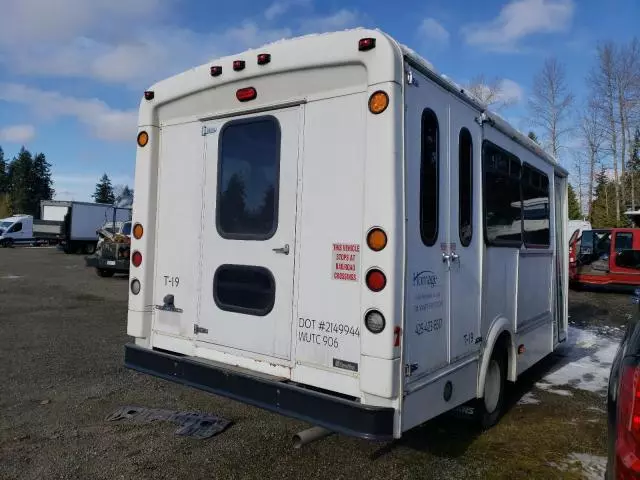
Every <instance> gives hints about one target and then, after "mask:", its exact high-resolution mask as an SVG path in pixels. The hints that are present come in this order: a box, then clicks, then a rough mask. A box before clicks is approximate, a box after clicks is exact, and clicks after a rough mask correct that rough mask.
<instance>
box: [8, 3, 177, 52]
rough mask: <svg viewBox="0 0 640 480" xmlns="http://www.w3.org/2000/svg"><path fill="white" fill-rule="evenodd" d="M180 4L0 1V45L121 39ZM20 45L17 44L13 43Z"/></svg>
mask: <svg viewBox="0 0 640 480" xmlns="http://www.w3.org/2000/svg"><path fill="white" fill-rule="evenodd" d="M178 1H179V0H91V1H87V0H55V1H51V0H2V15H0V43H5V44H11V45H13V46H14V47H16V48H19V47H20V44H21V43H22V42H27V43H34V44H38V43H40V42H58V41H64V40H70V39H73V38H76V37H79V36H89V35H93V36H100V37H108V36H114V37H120V38H121V37H122V36H124V35H127V33H128V32H130V31H132V30H134V29H135V28H139V27H140V25H143V24H149V23H150V22H152V23H153V22H156V21H158V20H160V19H163V18H166V17H167V16H168V14H169V13H170V11H171V10H170V9H171V7H172V6H174V4H176V3H177V2H178ZM18 38H19V39H20V41H19V42H18V41H16V39H18Z"/></svg>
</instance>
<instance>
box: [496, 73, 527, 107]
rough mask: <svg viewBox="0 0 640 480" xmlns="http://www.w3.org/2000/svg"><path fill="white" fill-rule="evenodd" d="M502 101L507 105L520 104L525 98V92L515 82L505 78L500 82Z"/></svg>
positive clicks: (500, 97)
mask: <svg viewBox="0 0 640 480" xmlns="http://www.w3.org/2000/svg"><path fill="white" fill-rule="evenodd" d="M498 97H499V99H500V101H502V102H505V103H519V102H521V101H522V97H524V90H523V89H522V87H521V86H520V85H518V84H517V83H516V82H514V81H513V80H509V79H508V78H505V79H503V80H501V81H500V94H499V95H498Z"/></svg>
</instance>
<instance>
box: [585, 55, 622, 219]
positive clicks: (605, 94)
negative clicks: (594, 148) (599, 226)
mask: <svg viewBox="0 0 640 480" xmlns="http://www.w3.org/2000/svg"><path fill="white" fill-rule="evenodd" d="M615 50H616V48H615V45H614V44H613V43H612V42H607V43H605V44H603V45H599V46H598V63H597V65H596V66H595V68H594V69H593V70H592V72H591V74H590V75H589V84H590V87H591V91H592V95H593V99H594V105H595V106H596V108H597V110H598V117H599V123H600V125H601V126H602V129H603V131H604V135H605V137H606V139H607V144H608V147H609V148H608V153H610V154H611V159H612V162H613V175H614V188H615V203H616V222H619V221H620V176H619V175H618V164H619V163H620V158H619V157H618V125H617V115H616V104H617V87H616V52H615Z"/></svg>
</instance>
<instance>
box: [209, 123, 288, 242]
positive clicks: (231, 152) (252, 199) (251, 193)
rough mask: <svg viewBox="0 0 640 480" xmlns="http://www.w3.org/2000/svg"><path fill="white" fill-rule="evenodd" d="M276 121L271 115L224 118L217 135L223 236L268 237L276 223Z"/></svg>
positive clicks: (218, 212)
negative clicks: (250, 117)
mask: <svg viewBox="0 0 640 480" xmlns="http://www.w3.org/2000/svg"><path fill="white" fill-rule="evenodd" d="M279 166H280V126H279V124H278V121H277V120H276V119H275V118H274V117H271V116H269V117H260V118H252V119H250V120H239V121H232V122H229V123H227V124H226V125H225V126H224V127H223V128H222V132H221V134H220V144H219V151H218V196H217V204H216V224H217V229H218V233H219V234H220V236H222V237H223V238H228V239H246V240H267V239H269V238H271V237H272V236H273V235H274V234H275V232H276V230H277V228H278V185H279V178H278V177H279Z"/></svg>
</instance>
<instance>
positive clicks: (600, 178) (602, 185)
mask: <svg viewBox="0 0 640 480" xmlns="http://www.w3.org/2000/svg"><path fill="white" fill-rule="evenodd" d="M615 202H616V196H615V185H614V183H613V182H612V181H609V179H608V178H607V174H606V172H605V170H604V168H602V170H601V171H600V172H599V173H598V174H597V175H596V188H595V198H594V199H593V206H592V209H591V219H590V221H591V224H592V225H593V227H594V228H603V227H616V226H618V225H617V223H618V222H617V221H616V207H615Z"/></svg>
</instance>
